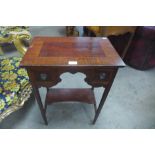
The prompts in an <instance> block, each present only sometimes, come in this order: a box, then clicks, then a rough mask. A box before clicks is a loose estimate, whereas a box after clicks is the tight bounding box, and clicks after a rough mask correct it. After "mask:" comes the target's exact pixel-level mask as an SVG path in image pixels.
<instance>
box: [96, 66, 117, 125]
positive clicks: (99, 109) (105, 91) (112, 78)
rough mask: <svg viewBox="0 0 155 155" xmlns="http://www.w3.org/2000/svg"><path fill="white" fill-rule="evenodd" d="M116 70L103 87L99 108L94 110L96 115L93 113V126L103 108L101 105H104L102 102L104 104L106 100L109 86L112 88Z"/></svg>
mask: <svg viewBox="0 0 155 155" xmlns="http://www.w3.org/2000/svg"><path fill="white" fill-rule="evenodd" d="M117 70H118V69H115V70H114V71H113V73H112V75H111V79H110V80H109V83H108V85H107V86H106V87H105V90H104V93H103V96H102V98H101V101H100V104H99V106H98V108H97V110H96V113H95V117H94V120H93V124H95V122H96V120H97V118H98V116H99V114H100V112H101V110H102V107H103V105H104V102H105V100H106V98H107V95H108V93H109V91H110V88H111V86H112V83H113V81H114V79H115V76H116V73H117Z"/></svg>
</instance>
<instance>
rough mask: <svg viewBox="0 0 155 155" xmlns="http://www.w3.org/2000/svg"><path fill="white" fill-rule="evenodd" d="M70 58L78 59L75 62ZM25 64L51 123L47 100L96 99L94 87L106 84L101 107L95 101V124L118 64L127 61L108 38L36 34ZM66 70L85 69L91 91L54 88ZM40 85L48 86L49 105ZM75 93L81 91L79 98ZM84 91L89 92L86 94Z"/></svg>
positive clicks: (81, 70)
mask: <svg viewBox="0 0 155 155" xmlns="http://www.w3.org/2000/svg"><path fill="white" fill-rule="evenodd" d="M70 62H74V63H73V64H72V63H70ZM21 66H23V67H25V68H26V69H27V71H28V74H29V77H30V81H31V84H32V86H33V89H34V93H35V96H36V99H37V103H38V105H39V108H40V111H41V114H42V117H43V119H44V121H45V124H47V118H46V106H47V103H50V102H51V103H53V102H58V101H67V100H73V101H74V100H77V101H81V102H82V101H83V102H85V101H87V102H88V103H90V102H91V103H94V97H93V95H94V94H93V93H92V91H93V88H94V87H104V88H105V91H104V93H103V97H102V99H101V102H100V104H99V106H98V108H97V109H96V104H95V103H94V107H95V117H94V120H93V124H94V123H95V122H96V120H97V118H98V116H99V113H100V111H101V109H102V106H103V104H104V101H105V99H106V97H107V95H108V92H109V90H110V88H111V85H112V83H113V80H114V78H115V75H116V73H117V70H118V68H119V67H124V66H125V64H124V62H123V61H122V59H121V58H120V56H119V55H118V54H117V52H116V51H115V49H114V48H113V46H112V45H111V43H110V42H109V40H108V39H107V38H100V37H94V38H93V37H35V38H34V39H33V41H32V44H31V46H30V47H29V49H28V51H27V53H26V54H25V56H24V58H23V60H22V61H21ZM65 72H70V73H73V74H74V73H77V72H81V73H84V74H85V75H86V78H85V82H87V84H89V85H91V86H92V89H91V91H90V90H83V89H75V90H66V89H61V90H54V89H51V90H50V89H49V88H50V87H52V86H54V85H56V84H57V83H59V82H60V81H61V78H60V76H61V74H63V73H65ZM68 86H69V84H68ZM39 87H46V88H47V90H48V91H47V98H46V104H45V107H44V106H43V104H42V101H41V98H40V94H39V91H38V88H39ZM52 92H54V94H52ZM75 94H77V96H76V97H78V98H79V99H77V98H76V97H75ZM82 94H85V95H86V97H85V96H83V95H82ZM87 95H88V96H87ZM89 95H90V96H89Z"/></svg>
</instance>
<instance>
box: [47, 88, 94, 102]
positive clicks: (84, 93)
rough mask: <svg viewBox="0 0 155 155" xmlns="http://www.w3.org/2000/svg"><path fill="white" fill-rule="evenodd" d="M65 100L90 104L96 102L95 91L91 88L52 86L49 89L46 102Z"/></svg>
mask: <svg viewBox="0 0 155 155" xmlns="http://www.w3.org/2000/svg"><path fill="white" fill-rule="evenodd" d="M64 101H77V102H82V103H88V104H96V100H95V95H94V91H93V90H92V89H91V88H83V89H81V88H80V89H78V88H76V89H75V88H69V89H65V88H64V89H59V88H52V89H49V90H48V92H47V95H46V101H45V103H46V104H52V103H56V102H64Z"/></svg>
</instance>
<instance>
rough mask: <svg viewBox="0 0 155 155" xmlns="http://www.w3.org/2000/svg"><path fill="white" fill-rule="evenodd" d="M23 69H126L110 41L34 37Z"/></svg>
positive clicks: (95, 38)
mask: <svg viewBox="0 0 155 155" xmlns="http://www.w3.org/2000/svg"><path fill="white" fill-rule="evenodd" d="M20 65H21V66H23V67H29V66H114V67H123V66H125V64H124V62H123V61H122V59H121V58H120V56H119V55H118V54H117V52H116V50H115V49H114V47H113V46H112V45H111V43H110V41H109V40H108V39H107V38H101V37H34V39H33V40H32V42H31V45H30V47H29V48H28V51H27V52H26V54H25V55H24V57H23V59H22V61H21V64H20Z"/></svg>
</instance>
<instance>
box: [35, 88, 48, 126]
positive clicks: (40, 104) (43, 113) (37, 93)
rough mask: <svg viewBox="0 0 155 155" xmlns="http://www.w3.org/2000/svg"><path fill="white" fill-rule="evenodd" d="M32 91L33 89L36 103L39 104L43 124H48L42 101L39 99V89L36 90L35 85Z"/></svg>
mask: <svg viewBox="0 0 155 155" xmlns="http://www.w3.org/2000/svg"><path fill="white" fill-rule="evenodd" d="M33 91H34V95H35V98H36V100H37V103H38V105H39V108H40V111H41V115H42V117H43V120H44V122H45V124H46V125H48V122H47V118H46V113H45V109H44V107H43V104H42V101H41V97H40V94H39V90H38V88H37V87H35V86H33Z"/></svg>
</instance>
